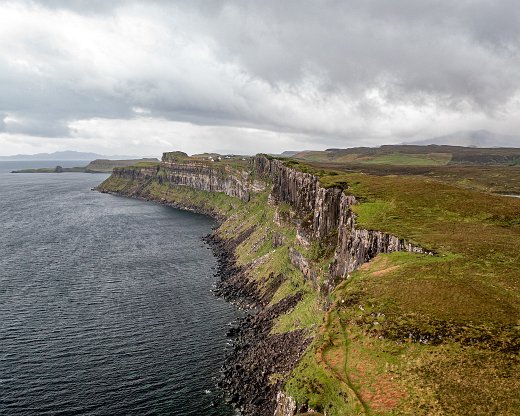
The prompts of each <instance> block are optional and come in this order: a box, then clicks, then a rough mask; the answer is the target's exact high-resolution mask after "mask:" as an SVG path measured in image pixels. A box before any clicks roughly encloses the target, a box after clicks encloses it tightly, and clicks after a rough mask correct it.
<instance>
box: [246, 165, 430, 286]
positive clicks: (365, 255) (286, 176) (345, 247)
mask: <svg viewBox="0 0 520 416" xmlns="http://www.w3.org/2000/svg"><path fill="white" fill-rule="evenodd" d="M252 166H253V170H254V171H255V172H256V173H257V174H258V175H261V176H263V177H265V178H268V179H269V180H271V181H272V183H273V190H272V193H271V198H272V200H274V201H276V202H277V203H288V204H290V205H291V206H292V207H293V209H294V210H295V211H296V212H297V213H298V215H299V217H300V218H301V224H300V227H303V228H305V229H307V230H308V232H307V233H306V234H307V235H310V236H311V237H313V238H315V239H317V240H324V239H328V238H329V239H330V238H332V239H333V240H334V241H333V242H332V244H335V249H334V261H333V263H332V264H331V266H330V269H329V276H328V281H327V289H328V291H331V290H333V289H334V287H335V286H336V285H337V284H338V283H339V282H340V281H341V280H343V279H345V278H346V277H347V276H348V274H349V273H350V272H352V271H353V270H355V269H356V268H358V267H359V266H360V265H362V264H363V263H366V262H367V261H369V260H370V259H372V258H374V257H375V256H377V255H378V254H379V253H391V252H394V251H412V252H417V253H424V252H425V250H423V249H422V248H421V247H417V246H414V245H413V244H411V243H409V242H407V241H405V240H403V239H400V238H398V237H396V236H393V235H391V234H388V233H384V232H381V231H376V230H366V229H362V228H359V227H358V226H357V225H356V221H355V214H354V212H353V211H352V206H353V205H354V204H356V198H355V197H354V196H353V195H347V194H345V192H344V190H343V189H342V188H339V187H332V188H325V187H323V186H321V184H320V181H319V178H318V177H317V176H315V175H311V174H309V173H305V172H300V171H298V170H296V169H294V168H292V167H290V166H287V165H286V164H285V163H284V162H283V161H281V160H278V159H273V158H268V157H266V156H264V155H258V156H256V157H255V158H254V159H253V161H252ZM299 234H302V233H301V232H300V231H299ZM290 260H291V263H292V264H293V265H294V266H295V267H297V268H298V269H300V270H301V271H302V273H303V274H304V275H305V276H307V277H309V278H314V274H313V271H312V270H311V268H310V265H309V262H308V261H307V260H306V259H305V258H304V257H303V256H302V255H301V254H300V253H299V252H298V251H296V250H292V251H291V258H290Z"/></svg>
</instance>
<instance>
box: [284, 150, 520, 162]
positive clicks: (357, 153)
mask: <svg viewBox="0 0 520 416" xmlns="http://www.w3.org/2000/svg"><path fill="white" fill-rule="evenodd" d="M292 157H293V158H295V159H301V160H307V161H311V162H329V163H343V164H354V165H364V164H381V165H384V164H386V165H402V166H443V165H504V166H518V165H520V149H516V148H488V149H486V148H472V147H462V146H446V145H429V146H418V145H388V146H381V147H378V148H372V147H354V148H350V149H327V150H325V151H305V152H300V153H297V154H295V155H294V156H292Z"/></svg>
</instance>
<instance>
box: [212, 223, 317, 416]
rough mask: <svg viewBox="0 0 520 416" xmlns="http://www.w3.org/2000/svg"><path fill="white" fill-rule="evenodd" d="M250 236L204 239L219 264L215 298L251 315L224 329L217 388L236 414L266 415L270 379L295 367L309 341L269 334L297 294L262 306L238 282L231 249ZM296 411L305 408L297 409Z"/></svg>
mask: <svg viewBox="0 0 520 416" xmlns="http://www.w3.org/2000/svg"><path fill="white" fill-rule="evenodd" d="M250 233H251V231H246V232H245V233H242V234H241V235H239V236H238V237H237V239H236V240H223V239H222V238H220V237H219V236H218V235H217V234H215V233H213V234H210V235H208V236H206V237H205V238H204V240H205V241H206V242H207V243H208V244H209V245H210V246H211V247H212V249H213V253H214V255H215V256H216V257H217V259H218V262H219V266H218V269H217V273H216V276H217V277H218V282H217V284H216V288H215V290H214V292H215V294H216V295H217V296H222V297H223V298H224V299H225V300H227V301H228V302H232V303H233V304H235V305H237V306H238V307H240V308H246V309H248V310H250V311H251V312H252V313H250V314H248V315H246V316H245V317H243V318H241V319H239V320H238V321H237V322H235V323H234V324H233V326H232V327H231V328H230V330H229V331H228V337H229V338H231V339H232V350H231V352H230V353H229V355H228V357H227V359H226V361H225V362H224V365H223V367H222V370H221V374H220V377H219V382H218V386H219V387H220V388H221V389H222V390H223V391H224V392H225V394H226V400H227V402H228V403H230V404H232V405H233V406H234V407H236V408H237V409H239V410H240V412H241V413H242V414H244V415H258V416H264V415H265V416H272V415H273V414H275V410H276V407H277V395H278V393H279V392H280V390H281V387H282V380H281V379H278V380H277V378H276V375H277V374H284V373H288V372H290V371H291V370H292V369H293V368H294V367H295V366H296V365H297V363H298V361H299V359H300V358H301V356H302V355H303V354H304V352H305V350H306V349H307V347H308V345H309V344H310V342H311V341H312V337H311V334H309V333H307V331H305V330H297V331H292V332H290V333H285V334H271V330H272V328H273V325H274V323H275V320H276V319H277V318H278V317H279V316H280V315H282V314H284V313H287V312H288V311H290V310H291V309H293V308H294V307H295V306H296V304H297V303H298V302H299V301H300V300H301V297H302V294H301V293H295V294H292V295H290V296H288V297H286V298H284V299H282V300H281V301H279V302H278V303H275V304H274V305H271V306H268V304H269V300H270V299H268V298H266V297H265V296H261V295H260V292H259V291H258V290H257V288H256V287H255V286H254V284H251V283H250V282H248V281H247V279H244V278H243V273H244V270H243V269H242V268H241V267H238V266H237V265H236V262H235V254H234V249H235V247H236V246H237V245H238V244H240V242H242V241H243V240H244V239H245V238H247V236H248V234H250ZM273 293H274V292H273ZM271 297H272V294H271ZM299 410H301V411H306V410H307V408H306V406H300V409H299Z"/></svg>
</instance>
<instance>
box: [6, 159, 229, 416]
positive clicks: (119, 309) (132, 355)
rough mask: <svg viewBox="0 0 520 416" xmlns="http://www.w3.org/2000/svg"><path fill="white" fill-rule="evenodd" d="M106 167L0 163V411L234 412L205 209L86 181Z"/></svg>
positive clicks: (223, 314)
mask: <svg viewBox="0 0 520 416" xmlns="http://www.w3.org/2000/svg"><path fill="white" fill-rule="evenodd" d="M10 163H12V162H10ZM21 167H24V166H21ZM14 168H16V167H12V166H10V167H9V168H8V169H5V166H4V167H3V170H4V171H5V170H11V169H14ZM0 170H2V162H0ZM105 177H106V175H93V174H82V173H63V174H9V173H0V213H1V222H0V224H1V226H0V414H1V415H4V414H5V415H73V414H81V415H198V416H200V415H230V414H232V413H233V412H232V410H231V409H229V408H228V407H226V406H224V405H222V404H217V406H216V407H213V406H212V401H214V400H216V395H215V388H214V385H215V380H214V379H213V377H214V376H215V375H216V374H217V373H218V369H219V367H220V365H221V362H222V360H223V358H224V355H225V346H226V338H225V333H226V327H227V324H228V323H229V322H230V321H232V320H234V319H235V318H236V317H237V315H238V312H237V311H236V310H235V309H234V308H233V307H232V306H231V305H229V304H228V303H226V302H224V301H222V300H220V299H217V298H216V297H215V296H214V295H213V294H212V293H211V291H210V289H211V287H212V284H213V283H214V280H215V278H214V277H213V270H212V268H214V267H215V266H216V260H215V258H214V257H213V256H212V254H211V251H210V250H209V249H208V247H207V246H206V245H205V244H204V243H203V242H202V241H201V237H202V236H203V235H205V234H207V233H209V232H210V230H211V227H212V226H213V225H214V222H213V221H212V220H211V219H210V218H208V217H205V216H202V215H197V214H193V213H189V212H184V211H179V210H175V209H172V208H168V207H164V206H161V205H156V204H153V203H148V202H143V201H136V200H132V199H126V198H121V197H115V196H111V195H105V194H100V193H97V192H93V191H91V190H90V188H91V187H93V186H95V185H96V184H98V183H100V182H101V181H102V180H103V179H104V178H105ZM219 403H220V402H219Z"/></svg>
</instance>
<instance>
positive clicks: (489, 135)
mask: <svg viewBox="0 0 520 416" xmlns="http://www.w3.org/2000/svg"><path fill="white" fill-rule="evenodd" d="M402 144H416V145H429V144H438V145H442V144H445V145H451V146H472V147H488V148H489V147H520V136H511V135H506V134H497V133H493V132H491V131H488V130H466V131H458V132H456V133H452V134H448V135H446V136H439V137H432V138H430V139H425V140H418V141H414V142H407V143H402Z"/></svg>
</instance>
